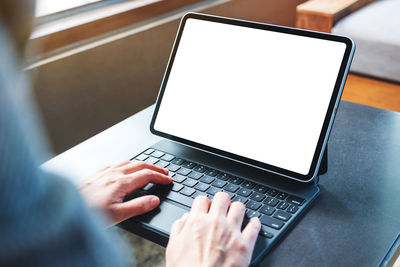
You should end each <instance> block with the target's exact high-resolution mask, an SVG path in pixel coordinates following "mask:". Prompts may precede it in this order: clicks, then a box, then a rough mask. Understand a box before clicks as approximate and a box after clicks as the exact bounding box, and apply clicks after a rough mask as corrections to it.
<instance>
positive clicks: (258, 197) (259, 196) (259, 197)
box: [250, 192, 265, 202]
mask: <svg viewBox="0 0 400 267" xmlns="http://www.w3.org/2000/svg"><path fill="white" fill-rule="evenodd" d="M264 198H265V195H264V194H260V193H257V192H254V193H253V194H252V195H251V196H250V199H252V200H255V201H257V202H261V201H262V200H263V199H264Z"/></svg>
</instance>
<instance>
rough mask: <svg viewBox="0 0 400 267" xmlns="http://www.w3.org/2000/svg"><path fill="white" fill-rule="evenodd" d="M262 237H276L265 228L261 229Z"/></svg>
mask: <svg viewBox="0 0 400 267" xmlns="http://www.w3.org/2000/svg"><path fill="white" fill-rule="evenodd" d="M260 235H262V236H264V237H266V238H273V237H274V235H273V234H271V233H270V232H268V231H267V230H265V228H264V227H261V230H260Z"/></svg>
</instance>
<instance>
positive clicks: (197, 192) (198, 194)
mask: <svg viewBox="0 0 400 267" xmlns="http://www.w3.org/2000/svg"><path fill="white" fill-rule="evenodd" d="M198 196H205V197H207V196H208V195H207V194H206V193H204V192H200V191H196V192H194V194H193V195H192V196H191V198H196V197H198Z"/></svg>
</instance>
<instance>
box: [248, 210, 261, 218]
mask: <svg viewBox="0 0 400 267" xmlns="http://www.w3.org/2000/svg"><path fill="white" fill-rule="evenodd" d="M258 216H260V213H258V212H257V211H255V210H249V209H248V210H246V217H247V218H249V219H250V218H253V217H258Z"/></svg>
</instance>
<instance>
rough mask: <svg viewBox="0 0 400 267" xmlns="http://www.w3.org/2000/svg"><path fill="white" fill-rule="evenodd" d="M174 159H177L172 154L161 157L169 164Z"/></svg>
mask: <svg viewBox="0 0 400 267" xmlns="http://www.w3.org/2000/svg"><path fill="white" fill-rule="evenodd" d="M174 158H175V156H172V155H170V154H165V155H164V156H162V157H161V159H162V160H165V161H168V162H170V161H171V160H173V159H174Z"/></svg>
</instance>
